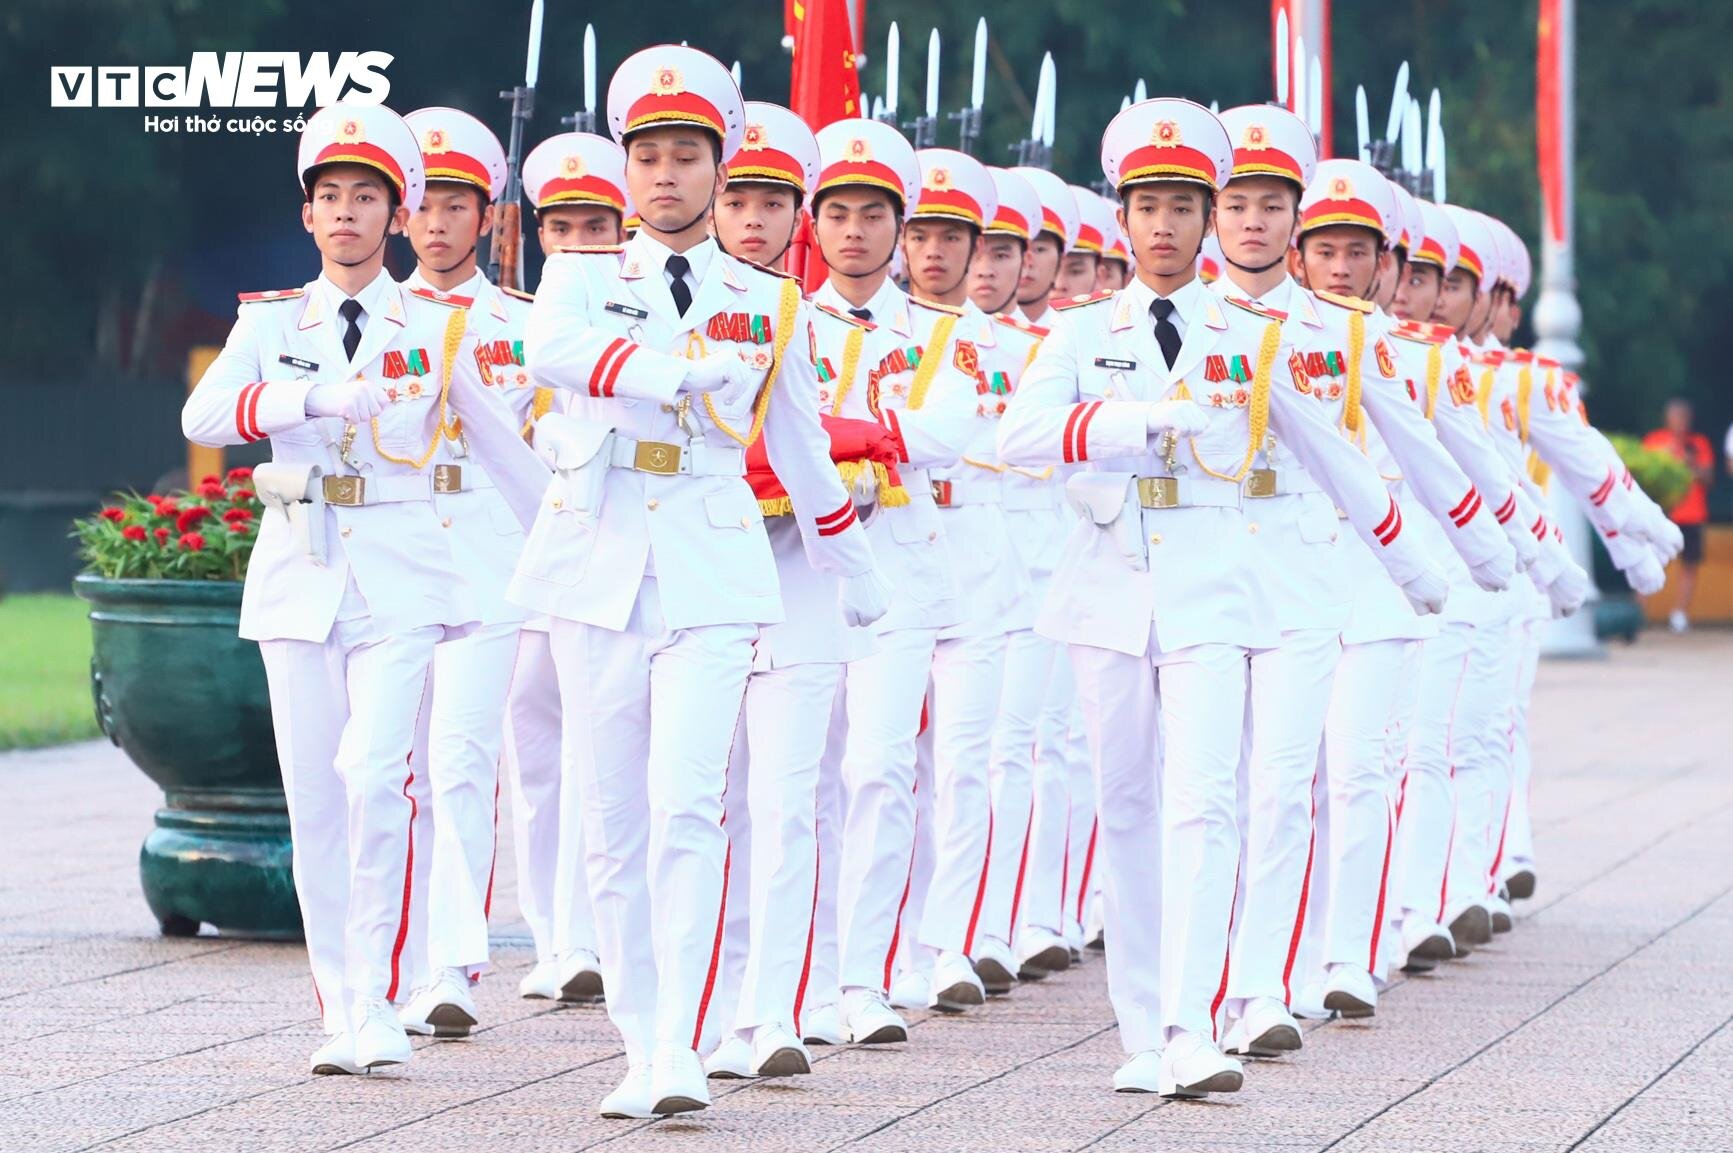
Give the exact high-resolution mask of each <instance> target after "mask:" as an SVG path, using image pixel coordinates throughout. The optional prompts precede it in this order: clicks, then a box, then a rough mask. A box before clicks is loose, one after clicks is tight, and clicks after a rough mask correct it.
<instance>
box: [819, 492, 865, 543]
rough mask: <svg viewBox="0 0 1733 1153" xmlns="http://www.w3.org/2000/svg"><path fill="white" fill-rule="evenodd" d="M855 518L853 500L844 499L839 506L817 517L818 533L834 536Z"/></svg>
mask: <svg viewBox="0 0 1733 1153" xmlns="http://www.w3.org/2000/svg"><path fill="white" fill-rule="evenodd" d="M856 519H857V516H856V513H855V510H854V501H852V500H845V501H843V502H842V507H841V508H839V509H837V510H836V511H835V512H833V513H830V514H828V515H826V516H821V517H819V518H818V535H819V536H835V535H836V534H838V533H840V532H842V531H843V530H844V529H846V528H848V526H849V525H851V524H853V523H854V522H855V520H856Z"/></svg>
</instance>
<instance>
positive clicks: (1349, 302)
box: [1312, 289, 1377, 313]
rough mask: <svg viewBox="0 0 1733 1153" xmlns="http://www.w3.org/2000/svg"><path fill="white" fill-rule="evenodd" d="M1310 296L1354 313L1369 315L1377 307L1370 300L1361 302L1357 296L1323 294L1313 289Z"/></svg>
mask: <svg viewBox="0 0 1733 1153" xmlns="http://www.w3.org/2000/svg"><path fill="white" fill-rule="evenodd" d="M1312 295H1313V296H1315V297H1317V298H1318V299H1319V300H1326V301H1329V302H1330V303H1331V304H1334V305H1336V306H1337V307H1339V308H1347V309H1352V310H1353V311H1355V312H1367V313H1369V312H1371V311H1372V310H1373V309H1374V308H1376V307H1377V305H1375V304H1373V303H1372V302H1371V301H1370V300H1361V299H1360V298H1359V297H1358V296H1338V295H1337V294H1336V293H1334V292H1324V291H1322V290H1320V289H1314V290H1313V291H1312Z"/></svg>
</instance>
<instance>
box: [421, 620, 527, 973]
mask: <svg viewBox="0 0 1733 1153" xmlns="http://www.w3.org/2000/svg"><path fill="white" fill-rule="evenodd" d="M519 631H520V626H519V624H518V623H517V622H515V621H513V622H508V623H504V624H493V625H484V626H482V627H480V628H477V629H474V630H472V631H470V632H468V633H465V634H464V635H463V636H461V637H457V638H454V639H452V640H445V641H441V642H440V643H439V644H438V645H437V646H435V648H434V650H433V683H432V685H431V687H430V688H429V691H428V700H427V702H426V703H425V705H424V706H423V708H422V710H421V730H422V731H421V733H420V735H419V737H418V739H417V745H418V749H419V750H425V752H424V753H422V754H421V755H420V756H418V760H419V761H420V762H421V763H423V764H425V765H426V766H427V777H428V782H429V784H430V785H431V787H432V792H433V803H432V804H431V805H429V806H427V807H425V808H423V809H422V810H421V811H420V812H419V814H418V816H417V820H416V829H415V834H416V836H417V837H418V838H420V840H421V843H422V844H424V845H429V846H431V851H430V852H425V853H422V854H421V855H420V856H419V857H418V859H417V860H416V862H415V888H416V891H417V892H421V893H426V894H427V899H426V900H425V901H422V902H418V903H417V905H416V908H415V910H414V917H413V928H412V932H413V934H414V936H413V938H412V942H411V947H412V950H413V952H414V955H415V964H414V965H413V967H412V968H411V972H412V974H413V978H414V980H413V985H421V984H423V983H424V982H426V981H427V980H428V979H429V977H430V976H431V970H433V969H442V968H454V969H462V970H464V971H465V972H466V973H467V975H469V976H470V977H477V976H480V975H481V974H482V973H484V972H486V971H487V963H488V952H487V919H488V914H489V912H490V911H491V909H492V905H493V879H494V848H495V845H496V844H497V843H498V839H499V837H498V834H499V784H500V782H499V759H500V750H501V745H502V743H503V741H504V738H505V712H506V699H507V697H508V695H509V694H510V691H511V686H512V675H513V670H514V668H515V667H516V664H517V648H518V633H519ZM417 946H420V947H417Z"/></svg>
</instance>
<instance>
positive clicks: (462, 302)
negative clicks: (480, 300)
mask: <svg viewBox="0 0 1733 1153" xmlns="http://www.w3.org/2000/svg"><path fill="white" fill-rule="evenodd" d="M409 295H411V296H419V297H420V298H421V299H423V300H431V301H433V303H435V304H444V305H447V306H449V307H451V308H472V307H474V305H475V297H473V296H458V295H457V294H456V293H452V292H440V291H439V290H438V289H435V288H412V289H410V290H409Z"/></svg>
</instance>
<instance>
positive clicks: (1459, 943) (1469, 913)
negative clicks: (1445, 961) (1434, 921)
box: [1450, 902, 1492, 957]
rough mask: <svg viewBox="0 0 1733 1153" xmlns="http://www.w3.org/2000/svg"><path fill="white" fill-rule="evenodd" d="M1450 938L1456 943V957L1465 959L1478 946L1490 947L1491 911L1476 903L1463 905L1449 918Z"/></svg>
mask: <svg viewBox="0 0 1733 1153" xmlns="http://www.w3.org/2000/svg"><path fill="white" fill-rule="evenodd" d="M1450 937H1451V940H1453V941H1455V942H1456V955H1457V956H1458V957H1466V956H1468V955H1469V954H1470V953H1472V952H1474V950H1476V949H1478V948H1479V947H1480V946H1482V945H1490V944H1491V943H1492V911H1491V910H1490V909H1488V908H1487V907H1486V906H1485V905H1482V904H1479V903H1477V902H1476V903H1471V904H1468V905H1464V906H1463V907H1461V908H1460V909H1458V910H1456V912H1455V914H1454V915H1453V916H1451V917H1450Z"/></svg>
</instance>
